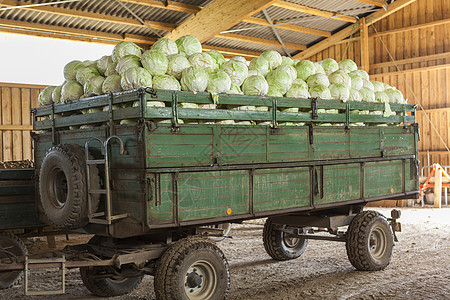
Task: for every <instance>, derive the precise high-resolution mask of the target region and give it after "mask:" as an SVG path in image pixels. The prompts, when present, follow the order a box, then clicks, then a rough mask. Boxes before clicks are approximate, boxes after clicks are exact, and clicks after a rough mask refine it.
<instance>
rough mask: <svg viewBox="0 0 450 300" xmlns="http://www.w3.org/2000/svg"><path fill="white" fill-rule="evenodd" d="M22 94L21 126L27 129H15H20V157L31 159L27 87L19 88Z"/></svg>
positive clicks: (29, 104) (29, 107) (28, 93)
mask: <svg viewBox="0 0 450 300" xmlns="http://www.w3.org/2000/svg"><path fill="white" fill-rule="evenodd" d="M21 92H22V95H21V98H22V107H21V109H22V125H21V126H22V127H23V128H27V129H15V130H22V155H23V158H22V159H30V160H31V159H32V158H33V157H32V153H31V136H30V131H31V130H32V126H31V114H30V111H31V91H30V89H29V88H26V87H23V88H22V89H21Z"/></svg>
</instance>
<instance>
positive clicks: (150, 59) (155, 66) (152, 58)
mask: <svg viewBox="0 0 450 300" xmlns="http://www.w3.org/2000/svg"><path fill="white" fill-rule="evenodd" d="M141 63H142V66H143V67H144V69H146V70H147V71H149V73H150V74H151V75H152V76H155V75H164V74H166V72H167V68H168V66H169V60H168V59H167V57H166V56H165V55H164V53H162V52H161V51H158V50H147V51H145V52H144V54H142V57H141Z"/></svg>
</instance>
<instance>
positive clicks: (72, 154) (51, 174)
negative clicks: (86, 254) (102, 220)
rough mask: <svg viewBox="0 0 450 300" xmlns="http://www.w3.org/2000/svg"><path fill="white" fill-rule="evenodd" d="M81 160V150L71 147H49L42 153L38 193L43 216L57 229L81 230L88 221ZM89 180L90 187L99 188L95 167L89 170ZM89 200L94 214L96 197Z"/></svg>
mask: <svg viewBox="0 0 450 300" xmlns="http://www.w3.org/2000/svg"><path fill="white" fill-rule="evenodd" d="M85 157H86V156H85V152H84V149H83V148H82V147H81V146H79V145H73V144H64V145H58V146H55V147H52V148H51V149H50V150H48V151H47V153H46V154H45V158H44V161H43V162H42V165H41V169H40V173H39V193H40V196H41V203H42V208H43V211H44V213H45V215H46V216H47V217H48V219H49V220H50V221H51V222H52V223H53V225H55V226H56V227H58V228H64V229H76V228H81V227H83V226H85V225H86V224H87V223H88V221H89V219H88V213H89V209H88V197H87V196H88V194H87V176H86V158H85ZM89 178H90V187H91V188H92V189H99V188H100V178H99V175H98V169H97V168H96V166H91V167H90V173H89ZM91 199H92V201H91V211H92V212H94V211H96V210H97V208H98V204H99V199H100V195H98V194H93V195H92V198H91Z"/></svg>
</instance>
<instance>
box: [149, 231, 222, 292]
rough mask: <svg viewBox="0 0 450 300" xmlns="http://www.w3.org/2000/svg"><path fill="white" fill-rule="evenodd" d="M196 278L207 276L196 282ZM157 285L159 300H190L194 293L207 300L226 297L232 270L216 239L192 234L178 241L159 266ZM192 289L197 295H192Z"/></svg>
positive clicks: (165, 253) (169, 249) (164, 255)
mask: <svg viewBox="0 0 450 300" xmlns="http://www.w3.org/2000/svg"><path fill="white" fill-rule="evenodd" d="M188 272H189V273H188ZM202 274H203V275H202ZM195 278H197V279H198V278H203V279H199V280H200V282H198V281H195V282H194V280H197V279H195ZM205 278H206V279H205ZM154 284H155V294H156V299H157V300H190V299H193V298H192V297H194V296H195V297H196V298H195V299H204V300H207V299H211V300H216V299H217V300H219V299H226V298H227V296H228V292H229V289H230V270H229V266H228V262H227V259H226V258H225V255H224V254H223V252H222V251H221V250H220V249H219V248H218V247H217V246H216V244H215V243H214V242H212V241H210V240H208V239H204V238H198V237H189V238H185V239H182V240H179V241H177V242H175V243H174V244H173V245H171V246H170V247H169V248H168V249H167V250H166V251H165V252H164V254H163V255H162V257H161V259H160V260H159V262H158V265H157V268H156V274H155V281H154ZM188 284H192V286H191V287H189V285H188ZM194 284H195V286H194ZM187 289H188V290H189V291H187ZM191 291H194V293H195V294H191V295H189V293H191Z"/></svg>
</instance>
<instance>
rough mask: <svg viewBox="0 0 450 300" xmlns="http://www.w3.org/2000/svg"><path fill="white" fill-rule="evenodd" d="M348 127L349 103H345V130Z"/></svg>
mask: <svg viewBox="0 0 450 300" xmlns="http://www.w3.org/2000/svg"><path fill="white" fill-rule="evenodd" d="M349 127H350V102H346V103H345V130H348V128H349Z"/></svg>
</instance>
